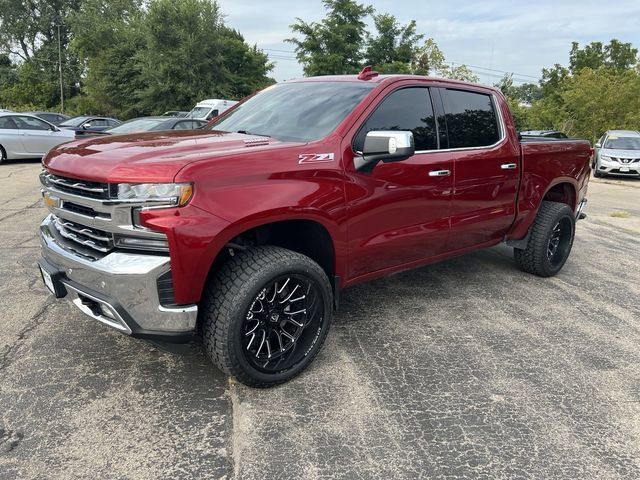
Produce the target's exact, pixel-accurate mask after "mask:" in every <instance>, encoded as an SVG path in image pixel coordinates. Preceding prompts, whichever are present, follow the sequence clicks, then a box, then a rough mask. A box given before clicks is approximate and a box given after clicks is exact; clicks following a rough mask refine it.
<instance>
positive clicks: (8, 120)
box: [0, 117, 18, 130]
mask: <svg viewBox="0 0 640 480" xmlns="http://www.w3.org/2000/svg"><path fill="white" fill-rule="evenodd" d="M0 128H1V129H4V130H17V129H18V127H17V125H16V124H15V122H14V121H13V117H0Z"/></svg>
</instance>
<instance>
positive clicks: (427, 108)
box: [353, 87, 438, 152]
mask: <svg viewBox="0 0 640 480" xmlns="http://www.w3.org/2000/svg"><path fill="white" fill-rule="evenodd" d="M377 130H410V131H411V132H412V133H413V138H414V141H415V145H416V151H419V150H435V149H437V148H438V143H437V140H436V120H435V117H434V115H433V107H432V106H431V98H430V97H429V89H428V88H426V87H409V88H402V89H400V90H396V91H395V92H393V93H391V94H390V95H388V96H387V97H386V98H385V99H384V100H382V102H381V103H380V105H378V107H377V108H376V109H375V110H374V112H373V113H372V114H371V115H370V116H369V118H368V119H367V120H366V121H365V122H364V124H363V125H362V127H360V130H359V131H358V133H357V134H356V136H355V138H354V141H353V149H354V150H355V151H357V152H361V151H362V148H363V146H364V139H365V137H366V136H367V133H368V132H371V131H377Z"/></svg>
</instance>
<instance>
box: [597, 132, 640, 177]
mask: <svg viewBox="0 0 640 480" xmlns="http://www.w3.org/2000/svg"><path fill="white" fill-rule="evenodd" d="M595 148H596V154H595V155H594V157H593V158H594V159H593V165H592V166H593V174H594V175H595V176H596V177H603V176H605V175H616V176H620V177H640V132H636V131H633V130H609V131H608V132H607V133H605V134H604V135H603V136H602V138H601V139H600V140H598V142H597V143H596V144H595Z"/></svg>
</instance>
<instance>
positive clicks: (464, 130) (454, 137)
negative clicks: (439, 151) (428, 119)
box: [443, 88, 502, 148]
mask: <svg viewBox="0 0 640 480" xmlns="http://www.w3.org/2000/svg"><path fill="white" fill-rule="evenodd" d="M443 97H444V98H443V100H444V108H445V118H446V123H447V132H448V136H449V148H476V147H488V146H491V145H494V144H496V143H498V142H499V141H500V139H501V134H502V133H501V129H500V125H499V121H498V116H497V114H496V109H495V105H494V102H493V98H492V96H491V95H490V94H485V93H479V92H471V91H467V90H454V89H448V88H447V89H443Z"/></svg>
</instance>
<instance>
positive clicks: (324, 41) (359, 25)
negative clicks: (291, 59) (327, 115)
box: [285, 0, 373, 76]
mask: <svg viewBox="0 0 640 480" xmlns="http://www.w3.org/2000/svg"><path fill="white" fill-rule="evenodd" d="M322 3H323V4H324V6H325V8H326V9H327V10H328V13H327V16H326V17H325V18H323V19H322V21H320V22H311V23H307V22H305V21H304V20H302V19H300V18H296V21H295V23H294V24H293V25H291V30H292V31H293V32H294V33H298V34H300V35H301V36H302V37H303V39H302V40H299V39H297V38H295V37H294V38H288V39H286V40H285V41H286V42H289V43H292V44H294V45H295V46H296V56H297V58H298V61H299V62H300V63H301V64H302V67H303V70H304V74H305V75H309V76H314V75H340V74H347V73H357V72H358V71H359V70H360V69H361V68H362V60H363V53H362V51H363V48H364V45H365V35H366V30H365V28H366V24H365V18H366V17H367V16H368V15H370V14H372V13H373V7H371V6H365V5H363V4H360V3H357V2H355V1H354V0H323V1H322Z"/></svg>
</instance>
